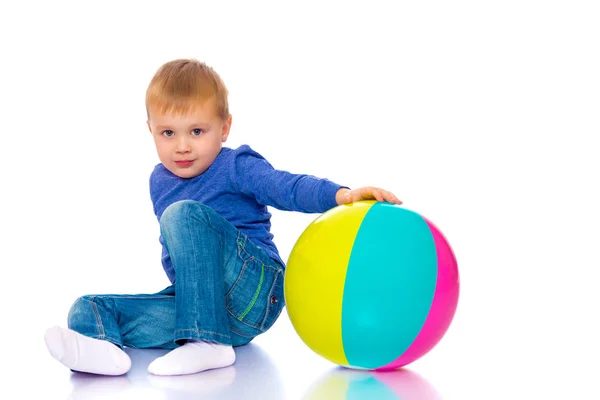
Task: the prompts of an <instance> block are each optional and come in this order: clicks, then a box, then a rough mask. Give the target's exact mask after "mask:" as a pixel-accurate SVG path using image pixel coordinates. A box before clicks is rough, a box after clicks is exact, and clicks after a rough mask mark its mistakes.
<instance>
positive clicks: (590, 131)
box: [0, 0, 600, 400]
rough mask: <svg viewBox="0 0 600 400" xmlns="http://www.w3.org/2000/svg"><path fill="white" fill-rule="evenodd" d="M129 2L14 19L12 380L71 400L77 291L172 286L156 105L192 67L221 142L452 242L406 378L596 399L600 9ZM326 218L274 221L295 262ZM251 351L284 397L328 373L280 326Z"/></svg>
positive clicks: (9, 55)
mask: <svg viewBox="0 0 600 400" xmlns="http://www.w3.org/2000/svg"><path fill="white" fill-rule="evenodd" d="M133 3H134V2H110V1H103V2H70V3H67V2H64V1H48V2H42V1H38V2H4V3H2V6H0V38H1V39H0V40H1V42H0V43H1V53H0V58H1V63H0V84H1V86H0V101H1V104H0V106H1V107H0V115H1V120H0V123H1V127H2V129H1V131H2V141H1V142H0V143H1V144H0V162H1V163H2V165H1V169H0V174H1V181H0V182H1V185H2V189H1V191H2V195H1V196H0V202H1V204H0V210H1V212H2V219H1V227H2V239H1V242H0V246H1V254H2V261H1V264H0V265H1V267H2V270H3V285H2V289H1V290H0V296H1V301H0V307H1V312H2V314H1V315H2V320H3V328H2V329H1V330H0V333H1V335H2V336H1V343H2V345H3V347H4V348H3V350H1V351H2V353H1V354H2V364H3V365H4V368H3V370H4V371H8V374H7V373H6V372H5V373H3V379H2V381H3V382H6V381H8V382H10V383H9V384H14V385H16V387H17V389H18V390H19V392H17V393H20V395H22V396H23V397H25V396H26V397H28V398H30V397H31V396H32V395H34V394H43V395H44V398H57V399H62V398H66V397H67V396H69V394H70V392H71V383H70V378H69V377H70V374H71V373H70V372H69V371H68V370H66V369H65V368H64V367H62V366H61V365H60V364H58V363H57V362H55V361H54V360H53V359H51V357H50V355H49V354H48V352H47V350H46V348H45V346H44V342H43V334H44V331H45V329H46V328H48V327H50V326H52V325H55V324H58V325H61V326H65V324H66V316H67V311H68V309H69V307H70V305H71V303H72V302H73V300H74V299H75V298H77V297H78V296H80V295H82V294H88V293H110V292H112V293H138V292H146V293H147V292H154V291H157V290H160V289H162V288H163V287H165V286H166V285H167V284H168V281H167V279H166V276H165V275H164V273H163V271H162V267H161V265H160V245H159V243H158V234H159V232H158V223H157V221H156V218H155V216H154V214H153V211H152V205H151V202H150V199H149V193H148V177H149V174H150V172H151V171H152V169H153V167H154V165H155V164H156V163H157V162H158V158H157V156H156V154H155V151H154V147H153V143H152V140H151V137H150V135H149V133H148V131H147V128H146V125H145V117H146V116H145V108H144V95H145V90H146V86H147V84H148V82H149V80H150V79H151V77H152V75H153V74H154V72H155V71H156V69H157V68H158V67H159V66H160V65H161V64H162V63H164V62H166V61H169V60H171V59H174V58H182V57H194V58H198V59H200V60H203V61H205V62H207V63H208V64H209V65H211V66H213V67H214V68H215V69H216V71H217V72H218V73H219V74H220V75H221V76H222V78H223V79H224V81H225V83H226V84H227V86H228V89H229V91H230V106H231V112H232V114H233V126H232V131H231V136H230V140H229V141H228V142H227V145H228V146H230V147H237V146H238V145H240V144H243V143H248V144H250V145H251V146H252V147H253V148H254V149H256V150H257V151H259V152H260V153H262V154H263V155H264V156H265V157H266V158H267V159H269V160H270V161H271V163H272V164H273V165H274V166H275V167H277V168H280V169H284V170H288V171H292V172H296V173H309V174H314V175H317V176H320V177H327V178H329V179H331V180H334V181H336V182H339V183H342V184H346V185H349V186H351V187H354V188H356V187H360V186H365V185H374V186H381V187H384V188H385V189H388V190H391V191H392V192H394V193H395V194H396V195H397V196H398V197H399V198H400V199H402V200H403V201H404V203H405V207H406V208H409V209H412V210H414V211H417V212H419V213H421V214H423V215H424V216H426V217H428V218H429V219H431V220H432V221H433V222H434V223H435V224H436V225H438V227H440V229H441V230H442V231H443V232H444V234H445V235H446V236H447V238H448V239H449V241H450V243H451V245H452V247H453V249H454V251H455V253H456V256H457V259H458V262H459V270H460V273H461V297H460V301H459V307H458V311H457V314H456V317H455V319H454V322H453V324H452V326H451V327H450V329H449V331H448V333H447V335H446V336H445V337H444V339H443V340H442V342H440V344H439V345H438V346H437V347H436V348H434V349H433V350H432V351H431V352H430V353H429V354H428V355H426V356H425V357H423V358H422V359H420V360H418V361H417V362H415V363H413V364H412V365H410V366H409V369H410V370H411V371H413V372H415V373H417V374H418V375H420V376H422V377H423V379H424V380H425V381H426V382H428V383H429V384H430V385H431V386H432V387H433V388H435V390H436V391H437V392H438V393H439V394H440V396H441V397H442V398H444V399H448V400H454V399H464V398H489V399H505V398H518V399H534V398H545V399H550V398H552V399H559V398H598V396H600V393H599V392H600V390H599V389H598V387H597V385H596V384H594V383H593V380H595V379H597V377H598V374H599V373H600V368H599V367H598V362H597V360H598V357H599V356H600V354H599V348H598V337H599V333H600V332H599V329H598V315H599V313H598V307H599V306H600V302H599V299H598V295H597V293H596V289H597V287H598V283H597V282H598V275H599V274H598V269H599V267H600V262H599V261H598V248H599V247H598V242H599V239H600V235H599V234H598V223H599V222H600V221H599V219H600V218H599V212H598V203H599V200H600V196H599V195H598V182H599V179H598V175H599V171H600V163H599V161H598V158H599V157H598V150H599V145H598V144H597V140H598V134H600V116H599V110H600V79H599V76H600V73H599V72H598V71H600V28H599V24H598V21H599V20H600V13H599V8H598V5H597V2H593V1H588V2H585V1H530V0H520V1H510V0H508V1H502V2H499V1H498V2H490V1H487V2H484V1H464V0H461V1H453V2H449V1H447V2H427V1H422V2H392V1H389V2H371V3H370V4H368V5H367V2H360V3H359V2H328V1H322V2H318V3H314V4H313V3H309V2H296V3H295V4H294V5H291V4H290V3H286V5H283V4H279V3H275V2H273V3H270V4H266V3H260V2H255V1H253V2H239V3H231V2H217V1H211V2H202V1H193V2H188V3H184V2H178V1H170V2H166V1H165V2H143V3H142V2H139V4H137V5H132V4H133ZM280 3H283V2H280ZM314 218H316V215H314V214H313V215H303V214H297V213H285V212H279V211H277V210H273V221H272V222H273V229H272V231H273V233H274V235H275V240H276V242H277V244H278V246H279V249H280V251H281V255H282V257H283V258H284V260H287V257H288V255H289V252H290V251H291V248H292V247H293V245H294V242H295V240H296V239H297V238H298V236H299V235H300V233H301V232H302V230H303V229H304V228H305V227H306V226H307V225H308V224H309V223H310V222H311V221H312V220H313V219H314ZM256 343H257V345H259V346H260V348H261V349H263V350H264V351H265V353H266V354H268V355H269V357H270V358H271V359H272V361H273V366H274V369H275V370H276V371H279V375H280V377H279V378H277V379H280V382H281V385H282V387H283V388H284V392H285V395H281V396H285V399H297V398H302V396H308V395H307V393H308V392H310V390H309V388H310V387H311V385H313V384H314V383H315V382H316V381H318V379H320V378H322V377H323V376H325V375H326V374H327V373H328V371H330V370H331V368H332V367H333V365H331V364H330V363H328V362H327V361H324V360H322V359H321V358H320V357H319V356H317V355H315V354H314V353H312V352H311V351H310V350H309V349H308V348H307V347H305V346H304V345H303V343H302V342H301V341H300V340H299V339H298V337H297V336H296V335H295V333H294V331H293V329H292V327H291V325H290V323H289V319H288V317H287V314H282V318H281V319H280V320H279V321H278V322H277V324H276V325H275V327H274V328H273V329H272V330H271V331H269V332H268V333H267V334H265V335H263V336H261V337H259V338H258V339H257V340H256ZM264 379H265V382H266V383H265V385H266V386H268V385H269V383H268V382H269V380H270V379H275V377H268V376H266V377H264ZM2 387H3V388H4V387H6V386H5V383H3V385H2ZM6 390H8V389H6ZM140 390H142V389H140ZM139 393H140V394H141V393H142V392H139ZM143 393H144V395H145V396H146V398H148V399H154V398H157V399H161V398H175V397H168V394H166V392H165V393H162V392H160V391H158V389H157V390H154V389H152V388H151V387H147V388H145V389H144V392H143ZM13 396H14V395H13ZM71 396H72V397H71V398H75V397H74V395H73V394H72V393H71ZM81 396H82V395H80V397H78V398H83V397H81ZM161 396H162V397H161ZM247 396H248V398H250V397H251V395H250V394H247ZM257 396H258V395H257ZM0 397H4V395H0ZM309 397H310V396H309ZM258 398H260V397H258ZM307 398H308V397H307ZM414 398H419V397H418V395H417V397H414Z"/></svg>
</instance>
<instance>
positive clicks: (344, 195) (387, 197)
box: [335, 186, 402, 206]
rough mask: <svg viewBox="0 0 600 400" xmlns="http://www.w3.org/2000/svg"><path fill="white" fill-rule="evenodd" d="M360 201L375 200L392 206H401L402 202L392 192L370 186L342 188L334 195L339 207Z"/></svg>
mask: <svg viewBox="0 0 600 400" xmlns="http://www.w3.org/2000/svg"><path fill="white" fill-rule="evenodd" d="M360 200H377V201H387V202H388V203H392V204H402V201H400V200H398V198H397V197H396V196H395V195H394V194H393V193H392V192H388V191H387V190H383V189H380V188H376V187H372V186H366V187H363V188H359V189H354V190H349V189H346V188H342V189H340V190H338V191H337V193H336V194H335V201H336V202H337V204H338V205H340V206H341V205H342V204H350V203H353V202H356V201H360Z"/></svg>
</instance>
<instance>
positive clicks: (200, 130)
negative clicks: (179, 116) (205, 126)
mask: <svg viewBox="0 0 600 400" xmlns="http://www.w3.org/2000/svg"><path fill="white" fill-rule="evenodd" d="M203 132H204V131H203V130H202V129H198V128H196V129H193V130H192V135H194V136H200V135H201V134H202V133H203Z"/></svg>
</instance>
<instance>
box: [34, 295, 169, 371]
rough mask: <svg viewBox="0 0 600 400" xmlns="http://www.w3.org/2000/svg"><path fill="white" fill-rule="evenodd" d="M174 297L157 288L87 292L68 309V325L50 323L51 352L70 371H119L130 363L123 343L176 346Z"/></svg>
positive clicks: (127, 367) (47, 340)
mask: <svg viewBox="0 0 600 400" xmlns="http://www.w3.org/2000/svg"><path fill="white" fill-rule="evenodd" d="M174 323H175V299H174V297H173V296H168V295H162V294H148V295H146V294H140V295H88V296H82V297H80V298H79V299H77V300H76V301H75V303H74V304H73V306H72V307H71V310H70V311H69V317H68V326H69V329H64V328H60V327H53V328H50V329H49V330H48V331H47V332H46V336H45V339H46V344H47V346H48V349H49V350H50V353H51V354H52V355H53V356H54V357H55V358H56V359H57V360H59V361H60V362H62V363H63V364H64V365H65V366H67V367H68V368H70V369H72V370H74V371H80V372H88V373H94V374H102V375H121V374H124V373H126V372H127V371H128V370H129V368H130V366H131V360H130V359H129V356H127V354H126V353H125V352H124V351H123V350H121V349H122V347H123V346H127V347H135V348H146V347H155V348H168V349H172V348H175V347H177V345H176V344H175V343H174V341H173V327H174Z"/></svg>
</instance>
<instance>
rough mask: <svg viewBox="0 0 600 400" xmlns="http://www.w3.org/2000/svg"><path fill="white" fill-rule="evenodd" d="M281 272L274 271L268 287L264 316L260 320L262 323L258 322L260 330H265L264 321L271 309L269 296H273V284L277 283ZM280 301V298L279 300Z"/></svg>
mask: <svg viewBox="0 0 600 400" xmlns="http://www.w3.org/2000/svg"><path fill="white" fill-rule="evenodd" d="M280 273H281V271H277V272H276V273H275V278H274V279H273V283H272V284H271V288H270V289H269V294H268V295H267V299H268V301H267V308H266V310H265V317H264V318H263V320H262V323H261V324H260V330H261V331H264V330H265V323H266V322H267V319H268V316H269V311H271V305H272V304H271V301H270V300H271V296H273V292H274V291H275V285H276V284H277V280H278V279H279V274H280ZM279 301H281V299H280V300H279Z"/></svg>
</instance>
